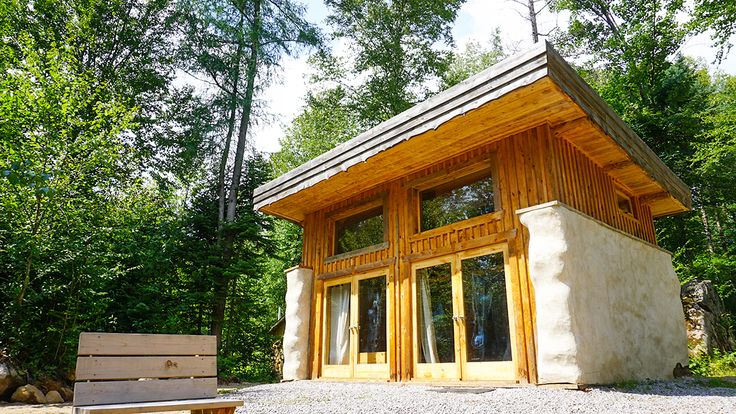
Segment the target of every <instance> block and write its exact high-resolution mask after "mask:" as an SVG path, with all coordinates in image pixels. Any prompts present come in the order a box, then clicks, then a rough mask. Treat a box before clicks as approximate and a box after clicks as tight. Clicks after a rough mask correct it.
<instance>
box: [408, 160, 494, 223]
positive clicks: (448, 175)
mask: <svg viewBox="0 0 736 414" xmlns="http://www.w3.org/2000/svg"><path fill="white" fill-rule="evenodd" d="M484 171H488V172H489V173H490V178H491V184H492V185H493V211H491V212H490V213H486V214H481V215H479V216H475V217H470V218H467V219H464V220H460V221H456V222H452V223H449V224H446V225H444V226H440V227H435V228H432V229H427V230H422V228H421V224H422V199H421V193H422V192H423V191H427V190H430V189H432V188H435V187H440V186H446V185H450V184H451V183H453V182H459V181H462V180H464V179H466V178H468V177H469V176H472V175H475V174H479V173H481V172H484ZM474 182H475V181H474ZM466 185H467V184H466ZM409 186H410V187H411V204H412V208H411V211H412V213H413V214H412V215H413V217H412V224H411V226H412V234H414V235H418V234H423V233H429V232H443V231H447V230H448V229H449V228H451V227H452V226H456V225H458V223H465V222H469V221H471V220H478V218H479V217H491V216H493V215H501V214H503V213H502V211H503V204H502V203H501V192H500V187H499V183H498V161H497V156H496V153H495V152H492V153H490V154H488V153H487V154H483V155H482V156H479V157H475V158H471V159H469V160H468V161H466V162H463V163H460V164H457V165H454V166H450V167H446V168H443V169H441V170H439V171H437V172H435V173H432V174H429V175H427V176H424V177H420V178H418V179H416V180H413V181H411V182H410V183H409ZM460 187H462V186H460ZM460 187H455V188H460Z"/></svg>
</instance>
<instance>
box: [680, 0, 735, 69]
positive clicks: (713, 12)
mask: <svg viewBox="0 0 736 414" xmlns="http://www.w3.org/2000/svg"><path fill="white" fill-rule="evenodd" d="M690 25H691V26H692V27H693V28H695V30H698V31H700V32H705V31H707V30H713V35H712V39H713V40H714V41H715V44H716V46H717V47H718V48H719V50H718V54H717V55H716V61H718V62H720V61H721V60H722V59H723V58H724V57H725V56H726V55H727V54H728V52H729V51H730V50H731V46H733V45H732V44H731V41H730V39H731V37H732V36H733V35H734V34H735V33H736V3H734V2H732V1H721V0H697V1H696V2H695V9H694V13H693V19H692V21H691V22H690Z"/></svg>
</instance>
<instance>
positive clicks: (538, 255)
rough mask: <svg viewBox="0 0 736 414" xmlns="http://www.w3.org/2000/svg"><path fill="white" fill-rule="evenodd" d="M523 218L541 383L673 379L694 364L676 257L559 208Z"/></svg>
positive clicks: (540, 208)
mask: <svg viewBox="0 0 736 414" xmlns="http://www.w3.org/2000/svg"><path fill="white" fill-rule="evenodd" d="M517 214H519V216H520V219H521V222H522V223H523V224H524V225H525V226H526V227H527V228H528V229H529V235H530V239H529V268H530V277H531V281H532V285H533V286H534V292H535V298H536V324H537V326H536V330H537V370H538V379H539V383H540V384H546V383H578V384H605V383H613V382H618V381H623V380H631V379H637V380H638V379H645V378H651V379H655V378H671V377H672V370H673V368H674V367H675V365H676V364H677V363H678V362H680V363H682V364H683V365H687V361H688V360H687V338H686V335H685V325H684V313H683V310H682V304H681V303H680V284H679V282H678V280H677V276H676V275H675V272H674V269H673V267H672V258H671V256H670V254H669V253H668V252H666V251H664V250H662V249H660V248H658V247H656V246H653V245H651V244H649V243H646V242H644V241H641V240H639V239H636V238H634V237H632V236H629V235H626V234H625V233H622V232H620V231H618V230H616V229H614V228H612V227H609V226H607V225H605V224H603V223H601V222H599V221H597V220H594V219H592V218H590V217H588V216H586V215H584V214H582V213H580V212H578V211H577V210H574V209H572V208H571V207H568V206H566V205H565V204H562V203H559V202H551V203H547V204H543V205H539V206H535V207H531V208H528V209H523V210H519V211H518V212H517Z"/></svg>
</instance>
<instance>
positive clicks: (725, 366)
mask: <svg viewBox="0 0 736 414" xmlns="http://www.w3.org/2000/svg"><path fill="white" fill-rule="evenodd" d="M689 368H690V371H691V372H692V373H693V374H695V375H697V376H701V377H735V376H736V352H730V353H724V352H719V351H717V350H716V351H714V352H713V353H712V354H701V355H698V356H696V357H692V358H690V367H689Z"/></svg>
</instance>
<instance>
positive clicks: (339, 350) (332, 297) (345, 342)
mask: <svg viewBox="0 0 736 414" xmlns="http://www.w3.org/2000/svg"><path fill="white" fill-rule="evenodd" d="M327 312H329V314H328V318H329V321H330V322H329V325H330V332H329V339H328V342H327V343H328V347H329V353H328V355H327V363H328V364H330V365H347V364H349V363H350V283H345V284H342V285H337V286H330V287H329V288H327Z"/></svg>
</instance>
